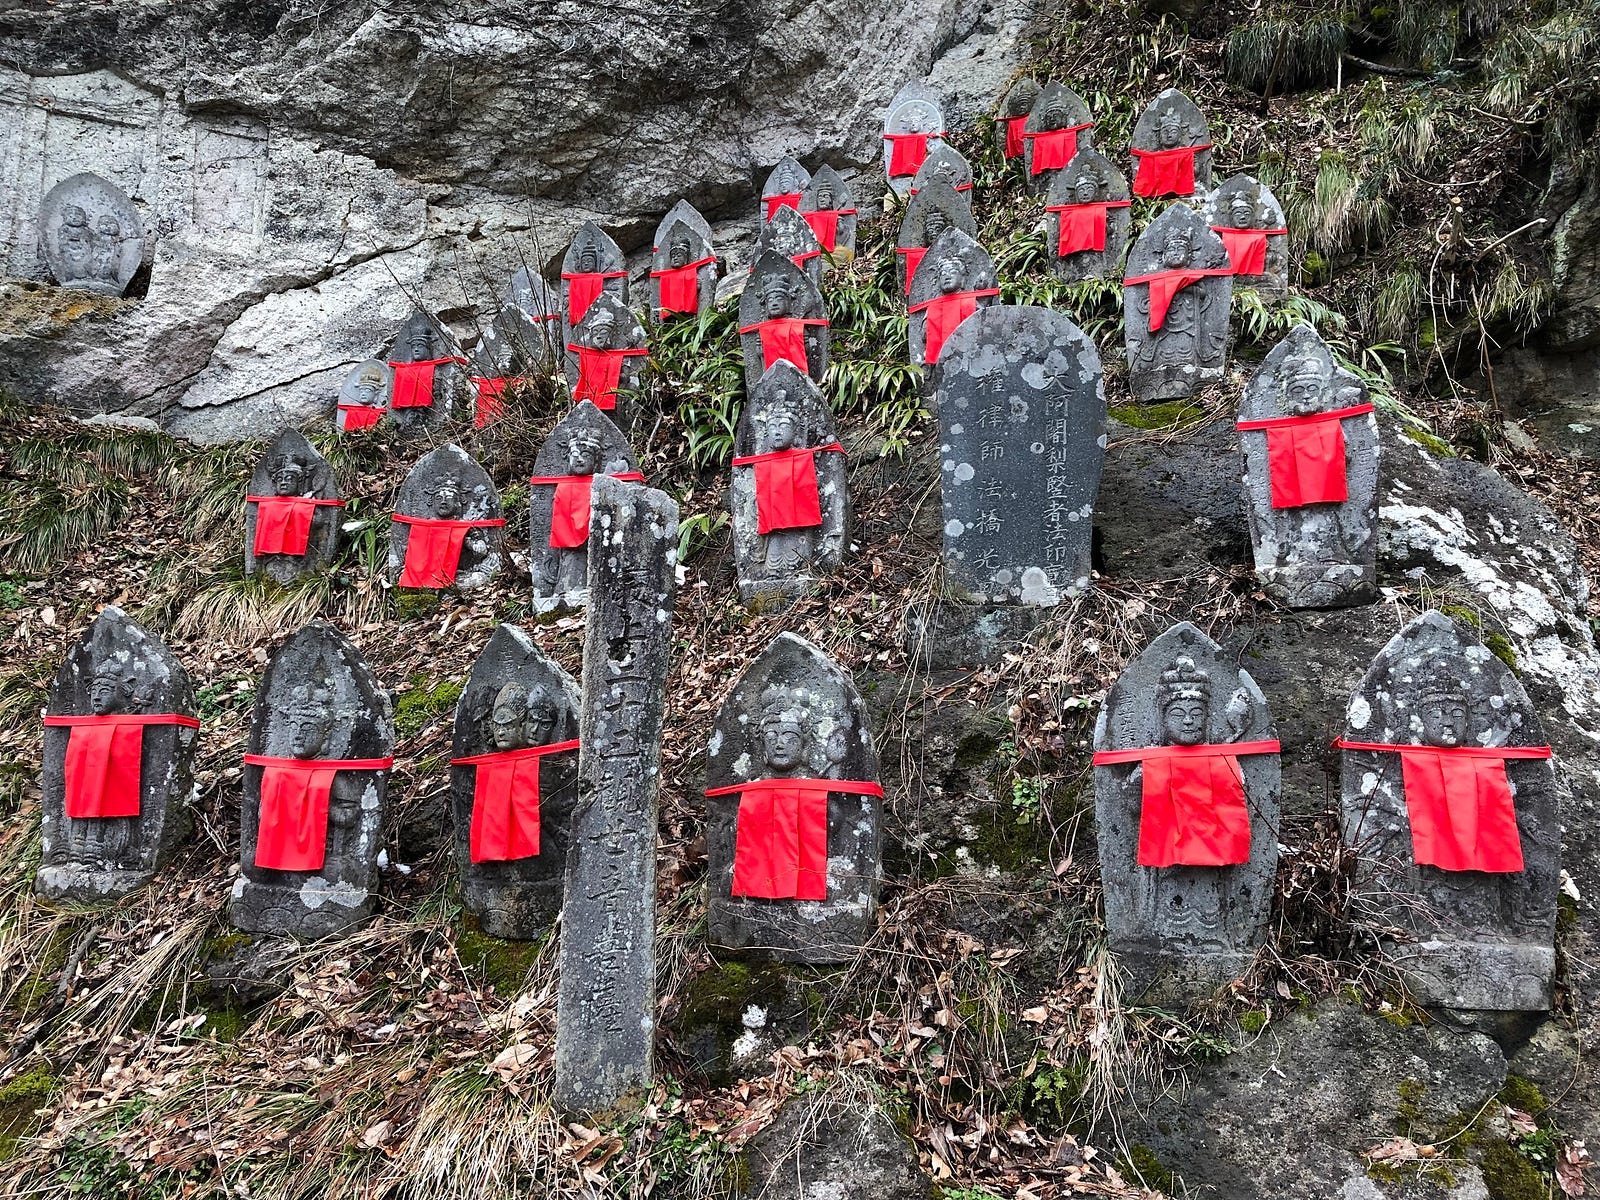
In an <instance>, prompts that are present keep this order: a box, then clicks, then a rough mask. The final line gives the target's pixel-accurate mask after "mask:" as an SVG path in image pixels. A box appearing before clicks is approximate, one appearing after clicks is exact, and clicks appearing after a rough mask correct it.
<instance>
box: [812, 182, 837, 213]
mask: <svg viewBox="0 0 1600 1200" xmlns="http://www.w3.org/2000/svg"><path fill="white" fill-rule="evenodd" d="M816 200H817V211H818V212H831V211H832V210H833V184H831V183H827V182H823V183H819V184H817V193H816Z"/></svg>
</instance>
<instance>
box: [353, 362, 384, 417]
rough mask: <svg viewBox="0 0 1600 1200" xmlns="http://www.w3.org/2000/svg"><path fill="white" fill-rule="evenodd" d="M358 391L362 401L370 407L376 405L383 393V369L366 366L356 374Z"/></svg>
mask: <svg viewBox="0 0 1600 1200" xmlns="http://www.w3.org/2000/svg"><path fill="white" fill-rule="evenodd" d="M356 392H357V394H358V395H359V396H360V397H361V403H363V404H365V405H367V406H368V407H369V408H373V407H376V406H377V404H378V397H379V396H381V395H382V394H383V371H382V370H380V369H379V368H378V367H366V368H364V369H363V370H362V372H361V374H360V375H358V376H356Z"/></svg>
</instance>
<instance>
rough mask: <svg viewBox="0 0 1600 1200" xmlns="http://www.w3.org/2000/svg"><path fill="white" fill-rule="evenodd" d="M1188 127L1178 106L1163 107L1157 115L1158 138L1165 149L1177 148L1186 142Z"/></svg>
mask: <svg viewBox="0 0 1600 1200" xmlns="http://www.w3.org/2000/svg"><path fill="white" fill-rule="evenodd" d="M1188 132H1189V131H1188V128H1187V127H1186V126H1185V125H1184V121H1183V114H1182V113H1180V112H1179V111H1178V110H1177V109H1176V108H1163V109H1162V110H1161V112H1160V114H1159V115H1158V116H1157V117H1156V138H1157V140H1158V142H1159V143H1160V147H1161V149H1163V150H1176V149H1177V148H1178V147H1179V146H1182V145H1183V144H1184V142H1185V138H1186V135H1187V134H1188Z"/></svg>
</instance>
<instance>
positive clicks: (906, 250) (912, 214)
mask: <svg viewBox="0 0 1600 1200" xmlns="http://www.w3.org/2000/svg"><path fill="white" fill-rule="evenodd" d="M951 229H959V230H960V231H961V232H962V233H964V234H966V235H967V236H968V237H969V238H976V237H977V236H978V222H977V221H976V220H974V219H973V216H972V204H971V202H970V201H969V200H968V199H967V193H965V192H958V191H956V190H955V189H954V188H953V187H951V186H950V185H949V184H948V183H942V182H941V183H931V184H929V185H928V186H927V187H925V188H923V189H922V190H921V191H919V192H918V193H917V194H916V195H915V196H912V197H911V199H909V200H907V201H906V211H905V215H904V216H903V217H901V218H900V233H899V236H898V237H897V238H896V239H895V249H894V253H895V273H896V276H897V277H898V278H899V280H900V292H901V295H907V294H909V293H910V291H911V278H912V276H914V275H915V274H916V273H917V267H918V266H920V265H921V263H922V259H923V256H924V255H925V254H927V252H928V247H929V246H931V245H933V244H934V243H935V242H937V241H938V240H939V238H940V237H941V236H943V235H944V234H945V232H947V231H948V230H951Z"/></svg>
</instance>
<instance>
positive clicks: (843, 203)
mask: <svg viewBox="0 0 1600 1200" xmlns="http://www.w3.org/2000/svg"><path fill="white" fill-rule="evenodd" d="M855 209H856V194H855V189H854V188H853V187H851V186H850V181H849V180H847V179H846V178H845V177H844V176H843V175H841V174H839V172H837V171H835V170H834V169H833V168H832V167H830V166H828V165H827V164H826V163H824V164H823V165H822V166H820V167H818V168H817V170H816V172H815V173H814V174H813V175H812V176H811V182H810V183H808V184H807V185H806V190H805V193H804V194H803V195H802V196H801V197H800V211H801V212H802V213H808V212H809V213H814V212H836V213H838V214H839V216H838V220H837V224H836V225H835V226H834V234H833V250H832V258H833V261H835V262H849V261H851V260H852V259H854V258H855V256H856V225H857V220H858V217H859V214H858V213H857V212H856V211H855ZM827 253H828V252H827V251H826V250H824V254H827Z"/></svg>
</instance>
